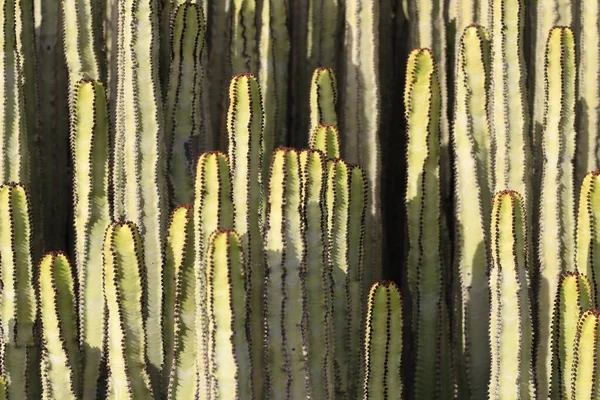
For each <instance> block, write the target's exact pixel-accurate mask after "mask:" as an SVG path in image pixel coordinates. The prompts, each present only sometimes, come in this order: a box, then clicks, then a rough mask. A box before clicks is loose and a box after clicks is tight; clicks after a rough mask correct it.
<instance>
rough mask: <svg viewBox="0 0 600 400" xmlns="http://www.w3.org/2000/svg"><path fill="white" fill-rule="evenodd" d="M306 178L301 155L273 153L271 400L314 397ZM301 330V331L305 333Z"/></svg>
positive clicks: (268, 327)
mask: <svg viewBox="0 0 600 400" xmlns="http://www.w3.org/2000/svg"><path fill="white" fill-rule="evenodd" d="M301 179H302V175H301V165H300V159H299V155H298V153H297V152H296V151H295V150H293V149H285V148H280V149H277V150H276V151H275V152H274V153H273V159H272V162H271V173H270V179H269V195H268V204H267V225H266V233H265V260H266V271H267V277H266V279H265V303H264V308H265V357H266V360H265V366H266V382H265V398H269V399H271V398H272V399H289V398H305V397H310V396H311V390H310V389H311V388H310V385H309V379H308V378H309V374H308V372H309V370H308V367H309V366H308V354H306V347H307V331H306V325H305V318H306V317H305V315H304V313H305V310H303V301H300V299H304V298H305V296H306V292H305V290H306V289H305V283H304V279H302V278H303V277H304V276H305V273H306V272H305V271H306V256H307V254H306V236H305V230H306V227H305V225H304V224H303V221H302V182H301ZM299 328H300V329H299Z"/></svg>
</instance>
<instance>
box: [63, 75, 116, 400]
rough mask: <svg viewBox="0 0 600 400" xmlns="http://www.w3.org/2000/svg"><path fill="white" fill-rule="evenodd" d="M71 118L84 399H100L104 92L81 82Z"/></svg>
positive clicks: (106, 215)
mask: <svg viewBox="0 0 600 400" xmlns="http://www.w3.org/2000/svg"><path fill="white" fill-rule="evenodd" d="M74 93H75V95H74V100H73V101H74V102H73V106H72V116H71V132H70V144H71V159H72V162H73V198H74V201H73V209H74V218H73V221H74V228H75V261H76V271H77V276H76V279H77V281H78V291H79V294H78V305H79V307H78V309H79V328H80V343H81V345H82V350H83V355H84V365H83V392H82V396H83V398H84V399H94V398H95V397H96V394H97V390H96V389H97V384H98V378H99V376H100V364H101V361H102V356H103V353H104V345H103V343H104V318H103V317H100V318H99V316H103V315H104V307H105V305H104V294H103V273H102V257H100V256H99V254H101V253H102V243H103V238H104V234H105V231H106V228H107V227H108V224H109V223H110V204H109V199H108V179H109V165H108V155H109V144H108V143H109V137H108V112H107V104H106V95H105V91H104V86H103V85H102V84H101V83H100V82H98V81H92V80H83V81H80V82H78V84H77V87H76V89H75V91H74Z"/></svg>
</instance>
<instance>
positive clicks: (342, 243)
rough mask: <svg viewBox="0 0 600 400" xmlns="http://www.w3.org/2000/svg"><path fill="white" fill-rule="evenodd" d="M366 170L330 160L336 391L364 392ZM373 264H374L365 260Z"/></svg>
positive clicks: (329, 222)
mask: <svg viewBox="0 0 600 400" xmlns="http://www.w3.org/2000/svg"><path fill="white" fill-rule="evenodd" d="M365 175H366V174H365V173H364V171H363V170H362V169H361V168H360V167H358V166H355V165H351V164H348V163H346V162H345V161H343V160H341V159H335V160H330V161H329V162H328V166H327V193H326V204H327V233H328V236H329V238H328V240H329V243H328V248H329V262H330V263H331V267H330V268H331V274H332V276H333V294H334V298H333V302H334V303H333V309H334V324H335V328H334V330H335V335H336V341H335V368H336V391H337V392H339V393H340V395H341V396H346V397H345V398H348V399H353V398H356V396H359V395H360V389H361V388H360V375H361V370H360V367H361V366H360V353H359V348H360V343H361V327H362V320H363V317H364V302H363V301H361V299H363V287H362V285H363V281H364V279H365V278H364V261H365V252H364V246H365V240H368V239H367V237H366V232H365V217H366V212H367V201H366V198H367V195H368V186H367V178H366V176H365ZM367 265H370V264H367Z"/></svg>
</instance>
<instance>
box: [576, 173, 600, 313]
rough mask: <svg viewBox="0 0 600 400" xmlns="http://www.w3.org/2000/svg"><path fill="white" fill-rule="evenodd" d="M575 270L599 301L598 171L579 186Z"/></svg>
mask: <svg viewBox="0 0 600 400" xmlns="http://www.w3.org/2000/svg"><path fill="white" fill-rule="evenodd" d="M576 243H577V269H578V270H579V271H580V272H582V273H583V274H585V276H587V277H588V279H589V280H590V283H591V284H592V295H593V297H594V299H595V300H596V302H598V300H600V297H599V296H600V171H594V172H590V173H589V174H587V175H586V176H585V178H584V180H583V183H582V184H581V194H580V196H579V213H578V215H577V241H576Z"/></svg>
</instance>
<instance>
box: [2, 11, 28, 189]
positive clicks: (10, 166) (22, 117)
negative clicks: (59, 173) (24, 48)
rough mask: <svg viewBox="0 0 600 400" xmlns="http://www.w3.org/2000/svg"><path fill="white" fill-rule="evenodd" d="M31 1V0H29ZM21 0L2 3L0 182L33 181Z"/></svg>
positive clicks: (25, 183)
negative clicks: (21, 28)
mask: <svg viewBox="0 0 600 400" xmlns="http://www.w3.org/2000/svg"><path fill="white" fill-rule="evenodd" d="M26 1H27V0H26ZM20 4H21V1H15V0H3V1H2V2H1V3H0V22H1V23H2V28H3V35H2V37H1V38H0V51H1V52H2V57H0V71H1V72H2V78H1V79H0V95H1V96H2V106H1V107H0V122H1V124H2V125H1V128H2V138H1V139H2V140H0V153H1V154H2V159H1V160H0V182H10V181H12V182H20V183H22V184H24V185H28V186H29V185H30V178H31V177H30V157H29V152H30V144H31V143H30V142H31V137H30V136H29V131H30V128H29V127H28V124H34V125H35V121H34V120H30V119H29V118H28V116H27V113H26V109H25V98H26V97H27V94H28V93H27V92H26V90H25V87H24V84H25V80H26V77H25V74H24V71H23V64H24V63H25V62H26V60H24V59H23V54H22V52H21V51H20V50H21V49H20V45H19V42H20V39H19V35H20V33H21V32H20V30H18V29H17V27H16V26H15V25H17V21H19V25H21V24H22V21H21V20H20V18H21V13H22V10H21V8H20Z"/></svg>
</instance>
